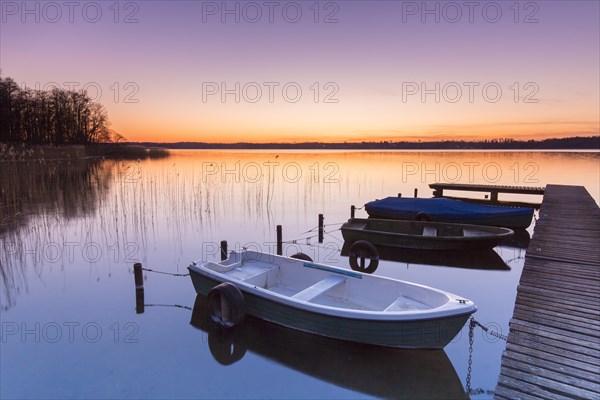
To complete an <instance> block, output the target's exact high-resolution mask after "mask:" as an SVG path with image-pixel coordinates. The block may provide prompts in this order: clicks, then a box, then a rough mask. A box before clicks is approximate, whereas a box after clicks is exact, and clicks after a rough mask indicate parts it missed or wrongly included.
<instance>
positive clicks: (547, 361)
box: [444, 185, 600, 399]
mask: <svg viewBox="0 0 600 400" xmlns="http://www.w3.org/2000/svg"><path fill="white" fill-rule="evenodd" d="M444 188H445V187H444ZM539 216H540V218H539V220H538V221H537V223H536V226H535V230H534V234H533V237H532V238H531V242H530V244H529V248H528V249H527V254H526V256H525V265H524V266H523V272H522V275H521V279H520V281H519V286H518V288H517V298H516V301H515V309H514V312H513V318H512V320H511V322H510V332H509V335H508V343H507V345H506V350H505V352H504V354H503V356H502V366H501V371H500V377H499V379H498V384H497V387H496V391H495V398H498V399H519V398H522V399H530V398H543V399H590V398H598V399H600V246H599V243H600V208H599V207H598V205H597V204H596V203H595V201H594V200H593V199H592V197H591V196H590V195H589V193H588V192H587V190H586V189H585V188H583V187H581V186H559V185H548V186H547V187H546V189H545V193H544V199H543V201H542V205H541V207H540V213H539Z"/></svg>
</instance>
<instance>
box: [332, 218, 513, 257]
mask: <svg viewBox="0 0 600 400" xmlns="http://www.w3.org/2000/svg"><path fill="white" fill-rule="evenodd" d="M341 230H342V236H343V237H344V240H345V241H346V242H349V243H354V242H356V241H358V240H367V241H369V242H371V243H373V244H375V245H379V246H387V247H398V248H405V249H423V250H469V249H491V248H493V247H496V246H497V245H499V244H500V243H502V242H503V241H504V240H506V239H508V238H510V237H511V236H512V235H513V231H512V230H510V229H507V228H497V227H483V226H477V225H466V224H449V223H437V222H420V221H399V220H385V219H383V220H382V219H359V218H353V219H350V220H348V222H346V223H345V224H344V225H342V228H341Z"/></svg>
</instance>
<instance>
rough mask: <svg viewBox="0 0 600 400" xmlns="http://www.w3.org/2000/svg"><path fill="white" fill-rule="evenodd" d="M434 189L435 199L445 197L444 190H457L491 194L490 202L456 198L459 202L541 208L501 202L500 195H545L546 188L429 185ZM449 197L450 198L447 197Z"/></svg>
mask: <svg viewBox="0 0 600 400" xmlns="http://www.w3.org/2000/svg"><path fill="white" fill-rule="evenodd" d="M429 187H430V188H431V189H433V197H444V190H457V191H462V192H481V193H489V200H478V199H469V198H458V197H451V198H456V199H459V200H469V201H474V202H478V203H488V204H489V203H492V204H503V205H514V206H524V207H536V208H537V207H539V204H535V203H523V202H507V201H499V200H498V194H500V193H508V194H529V195H543V194H544V192H545V188H543V187H529V186H503V185H474V184H469V183H431V184H430V185H429ZM445 197H449V196H445Z"/></svg>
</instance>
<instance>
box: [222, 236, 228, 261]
mask: <svg viewBox="0 0 600 400" xmlns="http://www.w3.org/2000/svg"><path fill="white" fill-rule="evenodd" d="M224 260H227V240H221V261H224Z"/></svg>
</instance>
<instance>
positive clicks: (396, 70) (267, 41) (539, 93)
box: [0, 0, 600, 143]
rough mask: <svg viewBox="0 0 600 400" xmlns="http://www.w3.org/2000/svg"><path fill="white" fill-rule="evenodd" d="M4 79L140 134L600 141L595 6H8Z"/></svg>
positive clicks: (599, 32)
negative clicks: (74, 97) (63, 97)
mask: <svg viewBox="0 0 600 400" xmlns="http://www.w3.org/2000/svg"><path fill="white" fill-rule="evenodd" d="M0 7H1V8H0V9H1V22H0V71H1V74H2V77H3V78H5V77H11V78H13V79H14V80H15V81H16V82H17V83H19V84H20V85H24V86H27V87H30V88H40V89H44V88H46V89H48V88H51V87H53V86H58V87H63V88H66V89H68V88H75V89H84V88H85V89H86V90H87V91H88V94H89V95H90V97H92V98H94V99H95V100H96V101H98V102H100V103H102V104H103V105H104V106H105V107H106V109H107V111H108V115H109V119H110V121H111V128H112V129H113V130H115V131H116V132H119V133H120V134H122V135H123V136H125V137H126V138H127V139H128V140H129V141H155V142H177V141H204V142H226V143H229V142H241V141H244V142H303V141H323V142H344V141H348V142H353V141H363V140H367V141H371V140H373V141H380V140H389V141H395V140H422V141H429V140H446V139H464V140H475V139H491V138H514V139H544V138H548V137H568V136H591V135H598V134H599V130H600V128H599V126H600V78H599V76H600V72H599V71H600V29H599V24H600V22H599V21H600V2H599V1H595V0H592V1H521V2H516V1H457V2H453V1H429V2H421V1H419V2H412V1H320V2H316V1H256V2H253V1H249V2H246V1H237V2H235V1H232V2H221V1H217V2H212V1H170V2H167V1H123V2H115V1H74V2H66V1H65V2H63V1H56V2H21V1H2V2H1V4H0Z"/></svg>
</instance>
